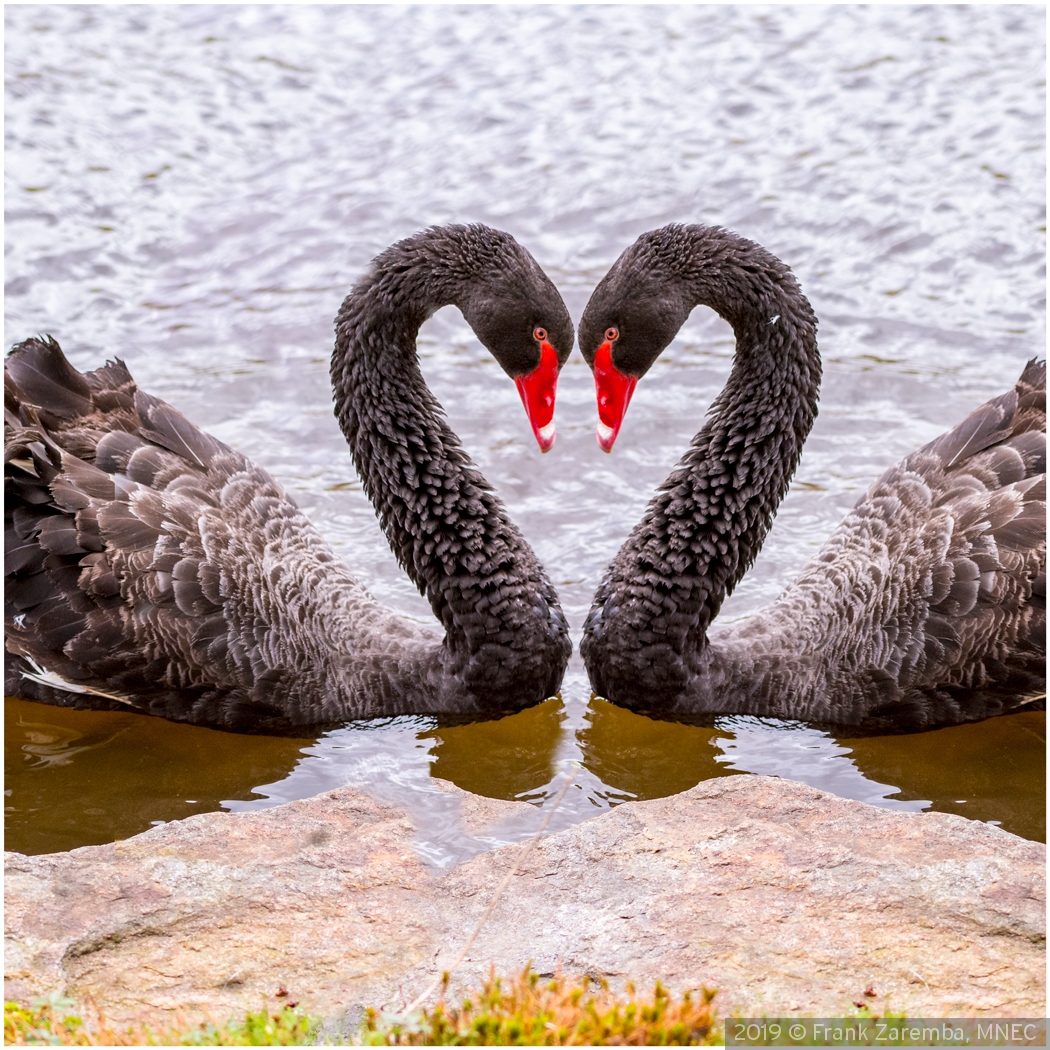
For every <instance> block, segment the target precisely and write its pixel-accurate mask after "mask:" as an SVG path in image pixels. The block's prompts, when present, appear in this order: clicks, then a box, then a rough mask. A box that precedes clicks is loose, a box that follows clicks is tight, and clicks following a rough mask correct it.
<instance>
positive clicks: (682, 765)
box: [579, 697, 735, 799]
mask: <svg viewBox="0 0 1050 1050" xmlns="http://www.w3.org/2000/svg"><path fill="white" fill-rule="evenodd" d="M727 737H728V738H730V739H732V733H729V732H727V731H725V730H721V729H714V728H706V727H703V726H695V725H684V724H682V723H679V722H662V721H658V720H656V719H653V718H647V717H646V716H645V715H638V714H635V713H634V712H633V711H628V710H626V709H625V708H622V707H616V706H615V705H613V704H610V703H608V702H607V701H605V700H601V699H598V698H597V697H596V698H594V699H592V700H591V705H590V710H589V717H588V719H587V725H586V727H585V728H584V729H583V730H582V731H581V732H580V734H579V739H580V746H581V747H582V749H583V756H584V757H583V762H584V765H585V766H586V767H587V768H588V769H589V770H590V771H591V772H592V773H594V775H595V776H597V777H598V778H599V779H600V780H602V781H603V782H604V783H606V784H608V785H609V786H610V787H612V788H614V789H615V790H616V791H618V792H622V793H623V794H622V795H620V797H621V798H639V799H641V798H664V797H665V796H667V795H677V794H678V793H679V792H680V791H688V790H689V788H691V787H693V786H695V785H696V784H699V783H700V781H701V780H711V779H712V778H713V777H724V776H729V775H731V774H732V773H733V772H735V771H734V770H730V769H727V768H726V767H725V765H723V764H721V763H720V762H719V761H718V759H719V758H720V757H721V756H722V749H721V748H720V747H719V746H718V741H719V740H720V739H725V738H727ZM612 797H614V798H615V797H616V796H615V795H614V796H612Z"/></svg>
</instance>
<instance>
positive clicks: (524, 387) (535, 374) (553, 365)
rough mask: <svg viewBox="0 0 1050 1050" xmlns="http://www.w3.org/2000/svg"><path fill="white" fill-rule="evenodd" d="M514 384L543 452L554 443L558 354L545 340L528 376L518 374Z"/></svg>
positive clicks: (549, 448)
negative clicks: (538, 359) (536, 363)
mask: <svg viewBox="0 0 1050 1050" xmlns="http://www.w3.org/2000/svg"><path fill="white" fill-rule="evenodd" d="M514 385H515V386H516V387H517V388H518V393H519V394H520V395H521V403H522V404H523V405H524V406H525V412H526V414H527V415H528V417H529V422H530V423H531V424H532V432H533V434H535V435H536V441H537V443H538V444H539V446H540V451H541V452H549V451H550V450H551V448H552V446H553V445H554V437H555V430H554V396H555V393H556V391H557V388H558V354H557V351H556V350H555V349H554V347H553V346H551V344H550V343H548V342H547V341H546V340H544V341H543V342H542V343H541V344H540V363H539V364H538V365H537V366H536V367H535V368H534V369H533V370H532V371H531V372H529V373H528V374H527V375H523V376H518V377H517V379H515V380H514Z"/></svg>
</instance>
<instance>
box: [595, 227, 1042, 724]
mask: <svg viewBox="0 0 1050 1050" xmlns="http://www.w3.org/2000/svg"><path fill="white" fill-rule="evenodd" d="M654 282H656V289H657V293H659V290H660V288H662V287H664V286H668V287H670V286H678V287H680V288H682V289H684V290H683V291H682V293H681V294H682V297H683V298H684V300H685V301H686V303H687V309H685V311H684V313H682V315H681V319H680V320H679V321H678V323H679V324H680V323H681V320H684V318H685V316H686V315H687V314H688V310H689V309H691V308H692V306H693V305H695V304H697V303H704V304H706V305H708V306H711V307H713V308H714V309H715V310H717V311H718V312H719V313H720V314H721V315H722V316H723V317H725V318H726V319H727V320H729V321H730V323H731V324H733V327H734V330H735V332H736V336H737V355H736V361H735V364H734V367H733V370H732V373H731V375H730V378H729V381H728V383H727V385H726V388H725V390H723V392H722V393H721V394H720V395H719V397H718V399H717V400H716V402H715V405H714V406H713V408H712V410H711V412H710V414H709V416H708V419H707V421H706V422H705V424H704V426H703V428H702V429H701V431H700V432H699V433H698V434H697V435H696V437H695V438H694V439H693V442H692V445H691V447H690V449H689V450H688V451H687V452H686V454H685V456H684V457H683V458H682V460H681V462H680V463H679V464H678V466H677V467H676V468H675V471H674V472H673V473H672V474H671V476H670V477H669V478H668V480H667V481H666V482H665V483H664V484H663V485H662V486H661V487H660V490H659V491H658V493H657V495H656V496H655V497H654V499H653V501H652V502H651V503H650V505H649V507H648V509H647V511H646V513H645V516H644V518H643V519H642V522H641V523H640V524H639V525H638V526H637V527H636V528H635V530H634V532H633V533H632V535H631V536H630V538H629V539H628V540H627V542H626V543H625V544H624V546H623V547H622V548H621V550H620V552H619V554H617V556H616V559H615V560H614V562H613V564H612V565H611V566H610V568H609V570H608V572H607V573H606V576H605V579H604V581H603V583H602V585H601V587H600V588H599V590H598V592H597V594H596V595H595V600H594V604H593V607H592V609H591V612H590V615H589V617H588V620H587V624H586V626H585V632H584V642H583V645H582V647H581V651H582V652H583V655H584V660H585V662H586V664H587V668H588V671H589V672H590V675H591V681H592V684H593V685H594V687H595V689H596V691H598V692H600V693H602V694H603V695H605V696H607V697H608V698H609V699H611V700H614V701H616V702H617V703H621V704H624V705H627V706H631V707H636V708H641V709H648V710H656V711H662V712H669V713H677V714H698V713H707V714H710V713H750V714H756V715H766V716H774V717H781V718H791V719H800V720H806V721H814V722H823V723H828V724H834V725H849V726H856V727H863V728H866V729H871V730H877V731H887V730H908V729H922V728H928V727H932V726H936V725H946V724H951V723H958V722H967V721H973V720H976V719H981V718H987V717H989V716H991V715H996V714H1000V713H1003V712H1005V711H1009V710H1012V709H1013V708H1015V707H1016V706H1018V705H1020V704H1024V703H1027V702H1029V701H1031V699H1032V698H1033V697H1036V696H1039V695H1041V694H1043V693H1044V692H1045V688H1046V678H1045V649H1046V582H1045V581H1046V530H1045V500H1046V476H1045V470H1046V435H1045V431H1046V366H1045V363H1037V362H1034V361H1033V362H1031V363H1029V365H1028V366H1027V367H1026V368H1025V369H1024V371H1023V373H1022V374H1021V377H1020V379H1019V380H1018V381H1017V383H1016V384H1015V386H1014V387H1013V389H1011V390H1009V391H1007V392H1006V393H1005V394H1003V395H1001V396H1000V397H997V398H994V399H992V400H991V401H989V402H988V403H987V404H985V405H983V406H981V407H980V408H978V409H977V410H976V411H974V412H973V413H971V414H970V415H969V416H968V417H967V418H966V419H964V420H963V421H962V422H961V423H959V425H958V426H956V427H954V428H953V429H952V430H950V431H949V432H948V433H946V434H944V435H942V436H941V437H939V438H937V439H936V440H935V441H932V442H931V443H930V444H928V445H926V446H925V447H924V448H922V449H919V450H918V451H916V452H913V453H912V454H911V455H910V456H908V457H907V458H906V459H905V460H904V461H903V462H901V463H899V464H898V465H897V466H895V467H893V468H891V469H890V470H888V471H887V472H886V473H885V474H884V475H883V476H882V477H881V478H880V479H879V480H878V481H877V482H876V483H875V484H874V485H873V486H872V487H871V488H870V489H869V490H868V492H867V493H866V494H865V495H864V497H863V498H862V499H861V500H860V501H859V502H858V503H857V505H856V506H855V507H854V508H853V510H852V511H851V512H850V513H849V514H848V515H847V517H846V519H845V520H844V521H843V522H842V524H841V525H840V526H839V527H838V528H837V529H836V530H835V531H834V532H833V533H832V535H831V536H830V537H829V538H828V540H827V542H826V543H825V544H824V546H823V547H822V548H821V550H820V552H819V553H818V554H817V555H816V557H815V558H814V559H813V560H812V561H811V562H810V563H809V564H808V565H806V566H805V567H804V568H803V570H802V572H801V573H800V574H799V576H798V578H797V579H796V580H795V581H794V582H793V583H792V584H791V585H790V586H789V587H788V588H787V589H786V590H785V591H784V593H783V594H782V595H781V596H780V597H779V598H778V599H777V600H776V601H775V602H774V603H773V604H772V605H770V606H768V607H767V608H766V609H763V610H762V611H760V612H759V613H757V614H756V615H754V616H752V617H750V618H748V619H747V620H745V621H743V622H742V623H740V624H737V625H733V626H729V627H719V626H718V625H717V624H713V623H712V621H713V620H714V618H715V616H716V615H717V613H718V609H719V608H720V606H721V603H722V601H723V600H724V598H725V596H726V595H727V594H729V593H731V591H732V589H733V587H734V586H735V584H736V583H737V581H738V580H739V579H740V578H741V576H742V575H743V573H744V572H745V571H746V570H747V569H748V568H749V567H750V565H751V564H752V562H753V561H754V558H755V556H756V555H757V553H758V550H759V549H760V547H761V544H762V541H763V540H764V538H765V536H766V533H767V532H768V529H769V527H770V525H771V523H772V519H773V515H774V513H775V510H776V507H777V504H778V503H779V502H780V499H781V498H782V497H783V495H784V493H785V491H786V489H787V484H788V481H789V479H790V476H791V474H792V473H793V472H794V470H795V467H796V466H797V463H798V458H799V455H800V453H801V448H802V443H803V441H804V440H805V437H806V435H807V434H808V432H809V428H810V425H811V424H812V421H813V418H814V416H815V414H816V397H817V389H818V385H819V379H820V356H819V353H818V351H817V345H816V337H815V330H816V319H815V317H814V316H813V314H812V311H811V310H810V308H809V304H808V303H807V302H806V300H805V298H804V296H803V295H802V293H801V291H800V290H799V288H798V285H797V283H796V282H795V280H794V278H793V277H792V276H791V275H790V272H789V271H788V270H787V268H786V267H784V266H783V264H781V263H779V261H778V260H775V259H773V258H772V256H770V255H769V253H768V252H765V251H764V250H763V249H762V248H760V247H758V246H757V245H754V244H751V243H750V242H748V241H745V240H744V239H743V238H740V237H737V236H736V235H734V234H730V233H727V232H726V231H724V230H718V229H712V228H708V227H699V226H695V227H678V226H673V227H667V228H665V229H663V230H658V231H655V232H654V233H652V234H646V235H643V237H641V238H639V241H638V242H637V243H636V244H635V245H634V246H633V247H632V248H630V249H628V251H627V252H625V253H624V255H623V256H622V257H621V259H620V261H619V262H618V263H617V264H616V266H615V267H614V268H613V270H612V271H610V274H609V276H608V277H607V278H605V279H604V280H603V282H602V283H601V284H600V285H599V286H598V288H597V289H596V290H595V292H594V295H593V296H592V298H591V302H590V303H589V304H588V306H587V311H586V312H585V314H584V319H583V322H582V323H581V326H580V343H581V348H582V349H583V351H584V354H585V355H587V354H588V352H590V353H591V355H592V356H593V352H594V350H593V348H594V347H596V346H597V345H598V343H599V342H600V341H601V338H602V337H601V335H600V333H601V332H602V331H604V329H605V328H606V327H607V326H609V325H614V324H615V325H619V326H621V327H622V328H623V330H624V331H629V325H630V320H631V316H632V310H634V308H635V297H638V296H642V295H644V296H645V297H646V300H645V302H644V303H641V304H640V305H639V306H638V310H639V311H643V312H644V310H645V309H647V304H648V302H649V301H651V300H652V298H653V297H654V294H656V293H654ZM639 289H641V291H639ZM768 318H775V319H776V324H775V325H774V324H773V323H772V322H769V321H768ZM763 322H765V323H763ZM676 330H677V328H674V327H673V328H671V329H670V331H669V334H668V335H667V338H666V341H663V340H661V341H660V343H659V345H654V346H653V347H652V348H651V349H650V358H651V359H655V357H656V356H657V355H658V354H659V352H660V351H661V350H662V349H663V347H664V346H666V345H667V342H670V339H671V338H673V336H674V332H675V331H676ZM647 360H650V359H649V358H647ZM644 367H648V364H647V363H646V364H645V365H644ZM709 628H710V630H709Z"/></svg>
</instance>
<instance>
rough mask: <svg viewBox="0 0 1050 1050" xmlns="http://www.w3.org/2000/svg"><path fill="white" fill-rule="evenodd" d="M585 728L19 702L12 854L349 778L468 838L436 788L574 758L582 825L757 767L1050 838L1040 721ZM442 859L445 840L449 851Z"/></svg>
mask: <svg viewBox="0 0 1050 1050" xmlns="http://www.w3.org/2000/svg"><path fill="white" fill-rule="evenodd" d="M573 723H574V719H573V717H572V714H571V709H570V708H567V707H566V706H565V705H563V704H562V702H561V700H557V699H555V700H549V701H547V702H546V703H544V704H540V705H538V706H537V707H534V708H531V709H530V710H527V711H522V712H520V713H519V714H516V715H511V716H508V717H506V718H502V719H500V720H498V721H494V722H474V723H470V724H467V725H455V726H438V727H435V726H434V725H433V723H432V722H431V723H428V722H427V721H426V720H422V719H409V720H392V721H388V722H385V723H377V724H370V725H364V726H360V725H359V726H347V727H343V728H341V729H337V730H334V731H332V732H330V733H326V734H325V735H324V736H323V737H320V738H317V739H289V738H286V737H264V736H243V735H239V734H233V733H223V732H219V731H217V730H212V729H203V728H200V727H197V726H185V725H178V724H175V723H172V722H165V721H163V720H162V719H159V718H149V717H144V716H142V715H136V714H132V713H123V712H103V711H72V710H69V709H67V708H58V707H49V706H47V705H44V704H37V703H32V702H29V701H25V700H19V699H14V698H10V697H9V698H7V700H6V705H5V727H6V743H5V767H6V771H5V785H4V786H5V789H6V791H5V794H6V821H5V847H6V848H7V849H11V850H17V851H18V852H21V853H31V854H36V853H49V852H54V851H58V850H68V849H73V848H75V847H77V846H84V845H91V844H95V843H102V842H110V841H113V840H115V839H122V838H127V837H128V836H130V835H134V834H136V833H138V832H140V831H144V830H146V829H147V828H148V827H150V825H151V824H153V823H156V822H158V821H167V820H175V819H179V818H181V817H185V816H189V815H191V814H193V813H204V812H208V811H211V810H218V809H222V808H227V809H238V810H243V809H255V808H260V807H265V806H271V805H276V804H278V803H280V802H284V801H289V800H291V799H294V798H308V797H310V796H312V795H315V794H318V793H320V792H321V791H325V790H331V789H332V788H335V787H338V786H340V785H342V784H346V783H355V784H365V785H368V784H371V785H373V790H376V791H377V792H378V793H379V794H380V795H381V796H384V797H386V796H389V797H390V798H391V800H393V801H397V802H399V803H400V804H404V805H406V806H408V807H409V808H412V807H413V806H421V807H423V808H422V809H420V812H419V814H417V816H420V815H421V817H422V820H423V824H424V825H426V823H427V821H428V820H429V821H431V822H432V823H433V828H432V829H431V830H432V831H433V836H432V837H434V836H436V837H437V838H438V839H440V838H441V836H442V835H445V836H446V837H447V838H448V840H449V842H453V840H454V839H455V834H456V832H455V829H454V828H453V827H452V825H451V824H450V825H449V827H448V828H444V824H443V822H444V821H445V815H444V814H443V812H442V813H438V812H437V810H435V811H434V813H430V811H429V810H427V808H426V807H427V805H428V804H429V803H428V798H427V792H428V791H429V790H430V785H431V778H432V777H437V778H440V779H443V780H450V781H452V782H453V783H454V784H457V785H458V786H459V787H461V788H464V789H465V790H467V791H471V792H474V793H476V794H480V795H487V796H489V797H493V798H503V799H519V800H536V801H539V800H542V799H543V798H545V797H546V796H547V795H549V794H550V793H551V790H552V785H556V784H558V783H560V773H561V771H563V770H564V769H565V767H566V765H567V763H568V762H571V761H579V763H580V764H581V765H582V766H583V769H582V770H580V771H579V772H578V774H577V777H576V785H575V786H576V788H577V790H576V791H574V792H573V793H572V795H571V796H570V797H569V798H567V799H566V800H565V802H564V803H563V806H562V812H561V814H560V815H559V816H560V822H561V823H566V822H567V823H566V826H567V825H568V824H569V823H576V822H578V821H579V820H583V819H586V818H587V817H589V816H593V815H595V814H596V813H597V812H600V811H601V809H604V808H606V807H607V806H608V805H610V804H615V803H617V802H621V801H625V800H628V799H648V798H660V797H663V796H667V795H673V794H677V793H678V792H680V791H685V790H687V789H688V788H690V787H692V786H694V785H695V784H697V783H699V782H700V781H702V780H709V779H711V778H713V777H721V776H732V775H735V774H738V773H748V772H753V773H766V774H774V775H777V776H784V777H789V778H791V779H796V780H801V781H803V782H805V783H809V784H812V785H814V786H815V787H819V788H823V789H825V790H829V791H832V792H835V793H837V794H839V795H842V796H844V797H847V798H858V799H864V800H866V801H871V802H875V803H876V804H879V805H884V806H889V807H890V808H897V809H907V810H913V811H917V810H922V809H928V808H933V809H936V810H940V811H944V812H952V813H960V814H962V815H963V816H966V817H970V818H973V819H977V820H988V821H997V822H999V823H1001V825H1002V826H1003V827H1004V828H1005V829H1006V830H1008V831H1011V832H1013V833H1014V834H1017V835H1022V836H1024V837H1026V838H1030V839H1036V840H1039V841H1045V838H1046V807H1045V788H1046V775H1045V746H1046V745H1045V736H1046V715H1045V713H1044V712H1041V711H1033V712H1024V713H1020V714H1014V715H1007V716H1004V717H1002V718H994V719H989V720H988V721H986V722H980V723H978V724H976V725H969V726H956V727H952V728H950V729H942V730H937V731H935V732H931V733H920V734H915V735H912V736H892V737H868V738H865V739H861V740H851V739H846V738H839V739H834V738H832V737H830V736H829V735H828V734H826V733H822V732H821V731H819V730H815V729H813V728H811V727H805V726H801V727H798V728H797V729H792V727H790V726H785V725H784V724H765V723H762V722H761V721H760V720H750V721H749V720H745V719H728V718H722V719H718V720H717V723H716V724H715V725H714V726H713V727H703V726H697V725H687V724H681V723H677V722H663V721H656V720H653V719H650V718H647V717H645V716H643V715H638V714H634V713H632V712H630V711H626V710H624V709H622V708H618V707H614V706H613V705H611V704H608V703H606V702H605V701H603V700H598V699H593V700H592V701H591V703H590V704H589V706H588V707H587V708H586V712H585V714H584V717H583V719H582V720H580V721H577V722H576V724H573ZM438 794H439V795H440V793H438ZM577 796H578V797H577ZM453 817H454V815H452V816H450V817H449V819H450V820H451V819H453ZM453 823H454V820H453ZM423 830H424V836H425V835H426V834H427V833H428V832H427V830H426V828H425V827H424V829H423ZM446 833H447V834H446ZM446 845H447V844H446ZM444 848H445V847H444V846H441V844H440V843H439V844H438V846H437V847H436V849H437V853H436V854H435V856H444V854H443V853H442V852H441V851H442V849H444ZM446 852H447V851H446Z"/></svg>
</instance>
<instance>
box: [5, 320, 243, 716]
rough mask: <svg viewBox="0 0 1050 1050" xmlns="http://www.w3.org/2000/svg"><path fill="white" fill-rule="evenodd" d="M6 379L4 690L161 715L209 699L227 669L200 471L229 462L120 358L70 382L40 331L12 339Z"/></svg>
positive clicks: (65, 365) (207, 496)
mask: <svg viewBox="0 0 1050 1050" xmlns="http://www.w3.org/2000/svg"><path fill="white" fill-rule="evenodd" d="M4 380H5V449H4V483H5V493H6V499H5V547H6V551H7V556H6V559H5V615H4V620H5V635H6V647H7V651H8V654H9V660H8V665H9V666H8V668H7V671H6V672H5V679H6V682H5V684H6V686H7V688H8V689H12V688H14V690H15V692H16V693H17V694H18V695H23V696H31V697H33V698H38V699H45V700H47V702H50V703H65V704H68V703H73V704H75V706H103V707H112V706H113V705H114V704H115V705H117V706H120V707H123V708H127V707H128V706H129V705H130V706H136V707H139V708H141V709H143V710H155V709H156V708H157V707H158V705H159V706H160V707H162V708H164V711H163V713H165V714H167V715H168V717H172V714H171V710H172V709H177V710H178V709H184V708H187V707H189V708H192V707H193V706H195V705H196V704H198V703H199V702H201V701H202V700H204V699H205V697H209V698H210V699H211V701H214V700H215V698H216V696H217V695H218V694H220V693H222V692H223V690H221V689H220V690H216V688H215V687H213V686H209V685H208V682H209V681H211V682H215V681H221V680H222V678H223V677H225V678H227V679H228V678H229V674H228V668H226V667H220V666H217V665H221V664H222V663H223V661H222V660H216V659H214V657H215V656H220V655H224V653H220V652H219V651H220V650H224V648H225V632H224V631H217V630H216V629H215V623H214V619H213V618H214V616H215V615H216V614H217V613H219V612H220V608H221V597H220V595H219V587H218V578H217V573H216V572H215V571H214V569H212V568H211V566H209V565H207V562H206V559H205V558H204V550H203V540H202V535H201V531H200V528H199V524H198V523H199V519H200V511H201V509H202V508H203V507H207V506H212V505H213V504H214V502H215V500H214V491H209V489H212V490H213V488H214V485H213V484H212V482H213V479H209V478H208V477H206V471H207V469H208V467H209V466H210V465H212V464H214V463H215V461H216V460H217V459H218V458H221V457H222V456H223V455H225V456H227V457H231V456H232V457H234V458H235V459H236V460H239V459H240V457H237V456H236V454H235V453H232V452H231V451H230V450H228V449H226V447H225V446H223V445H222V444H221V443H220V442H218V441H216V440H215V439H214V438H211V437H209V436H208V435H206V434H203V433H202V432H200V431H199V430H197V428H196V427H194V426H193V425H192V424H190V423H189V422H188V421H187V420H185V419H184V418H183V417H182V416H181V415H179V413H178V412H176V411H175V410H174V409H172V408H171V407H170V406H168V405H165V404H164V403H163V402H161V401H159V400H157V399H156V398H153V397H150V396H149V395H147V394H144V393H143V392H142V391H140V390H138V389H137V387H136V385H135V382H134V380H133V379H132V377H131V375H130V374H129V372H128V370H127V368H126V367H125V366H124V364H123V363H122V362H120V361H113V362H110V363H108V364H107V365H105V366H104V367H102V368H100V369H97V370H96V371H94V372H89V373H87V374H81V373H80V372H78V371H77V370H76V369H75V368H73V366H72V365H71V364H70V363H69V362H68V360H67V359H66V357H65V355H64V354H63V353H62V350H61V349H60V347H59V345H58V343H57V342H55V341H54V340H53V339H51V338H49V337H45V338H42V339H30V340H27V341H26V342H24V343H21V344H19V345H18V346H16V347H15V348H14V350H13V351H12V352H11V354H10V355H9V357H8V358H7V361H6V363H5V375H4ZM242 462H243V461H242ZM234 465H236V464H234ZM172 485H174V486H175V488H176V489H177V490H178V492H179V493H180V495H179V496H178V497H177V498H169V499H164V498H163V497H164V495H166V491H164V490H166V489H168V488H170V487H171V486H172ZM158 486H159V488H160V489H161V490H162V491H158ZM202 563H203V564H202ZM209 569H210V570H211V571H210V572H209ZM220 635H222V636H223V637H222V638H221V639H220V637H219V636H220ZM206 669H207V671H208V672H210V673H205V671H206ZM217 671H221V672H227V673H225V674H221V675H217V674H216V672H217ZM157 713H161V712H159V711H158V712H157Z"/></svg>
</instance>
